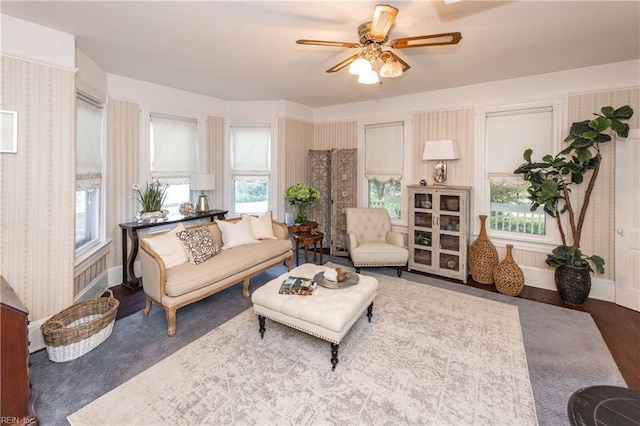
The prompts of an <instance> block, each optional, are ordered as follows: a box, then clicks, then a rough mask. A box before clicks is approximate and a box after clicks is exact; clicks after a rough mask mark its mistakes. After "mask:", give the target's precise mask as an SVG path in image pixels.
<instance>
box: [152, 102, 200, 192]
mask: <svg viewBox="0 0 640 426" xmlns="http://www.w3.org/2000/svg"><path fill="white" fill-rule="evenodd" d="M197 142H198V122H197V121H196V120H193V119H188V118H181V117H169V116H164V115H159V114H151V177H152V178H153V179H159V180H162V181H163V182H165V183H174V184H177V183H184V182H185V181H188V178H187V177H188V176H190V175H192V174H195V173H196V172H197V162H196V146H197Z"/></svg>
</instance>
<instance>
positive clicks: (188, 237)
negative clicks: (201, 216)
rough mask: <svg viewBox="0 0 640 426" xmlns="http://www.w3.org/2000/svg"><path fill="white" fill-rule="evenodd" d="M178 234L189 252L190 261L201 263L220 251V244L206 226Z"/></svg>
mask: <svg viewBox="0 0 640 426" xmlns="http://www.w3.org/2000/svg"><path fill="white" fill-rule="evenodd" d="M176 235H177V236H178V239H179V240H180V241H181V242H182V245H183V246H184V250H185V251H186V252H187V256H188V257H189V262H191V263H193V264H194V265H199V264H201V263H202V262H204V261H205V260H208V259H211V258H212V257H213V256H215V255H216V254H218V253H220V246H218V243H216V240H215V239H214V238H213V235H211V232H210V231H209V228H207V227H206V226H201V227H199V228H196V229H189V230H186V231H182V232H178V233H177V234H176Z"/></svg>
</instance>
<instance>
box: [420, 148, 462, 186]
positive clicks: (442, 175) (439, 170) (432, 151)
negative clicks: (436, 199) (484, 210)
mask: <svg viewBox="0 0 640 426" xmlns="http://www.w3.org/2000/svg"><path fill="white" fill-rule="evenodd" d="M458 158H460V155H459V154H458V146H457V145H456V142H455V141H454V140H451V139H442V140H437V141H426V142H425V143H424V151H422V159H423V160H436V161H438V164H436V166H435V168H434V169H433V178H434V180H435V181H436V185H444V184H445V181H446V180H447V164H446V163H445V162H444V160H457V159H458Z"/></svg>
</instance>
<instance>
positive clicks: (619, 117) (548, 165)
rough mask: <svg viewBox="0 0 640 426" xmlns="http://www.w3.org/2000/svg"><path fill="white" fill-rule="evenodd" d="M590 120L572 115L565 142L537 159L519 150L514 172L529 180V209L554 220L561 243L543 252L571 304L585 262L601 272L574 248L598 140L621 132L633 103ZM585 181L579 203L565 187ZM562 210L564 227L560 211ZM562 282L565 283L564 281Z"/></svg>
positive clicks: (578, 297) (625, 131)
mask: <svg viewBox="0 0 640 426" xmlns="http://www.w3.org/2000/svg"><path fill="white" fill-rule="evenodd" d="M594 115H595V116H596V118H594V119H592V120H584V121H578V122H575V123H573V124H572V125H571V129H570V131H569V135H568V136H567V137H566V138H565V140H564V141H565V142H569V145H568V146H567V147H566V148H564V149H563V150H562V151H560V152H559V153H558V154H556V155H555V156H553V155H550V154H548V155H545V156H543V157H542V160H541V161H532V160H531V155H532V150H531V149H527V150H526V151H525V152H524V160H525V163H523V164H522V165H520V167H518V168H517V169H516V170H515V171H514V173H516V174H521V175H523V178H524V180H525V181H527V182H529V183H530V184H531V186H530V187H529V189H528V192H529V196H528V198H529V200H530V201H531V211H534V210H536V209H537V208H538V207H539V206H542V207H543V209H544V211H545V213H547V214H548V215H549V216H551V217H553V218H554V219H555V220H556V224H557V225H558V230H559V231H560V237H561V238H562V245H560V246H558V247H556V248H555V249H553V251H552V252H551V253H550V254H549V255H547V260H546V263H547V264H548V265H549V266H551V267H553V268H556V269H555V280H556V287H557V288H558V292H559V293H560V296H561V297H562V299H563V300H564V301H565V302H566V303H568V304H571V305H581V304H582V303H584V302H585V301H586V299H587V297H588V296H589V291H590V289H591V276H590V273H591V272H593V268H592V267H591V264H593V266H595V269H596V270H597V271H598V272H599V273H604V259H603V258H602V257H600V256H597V255H595V254H594V255H591V256H588V255H585V254H584V253H582V251H581V250H580V240H581V237H582V228H583V226H584V224H585V218H586V215H587V210H588V208H589V202H590V201H591V193H592V192H593V188H594V186H595V183H596V179H597V178H598V173H599V171H600V165H601V163H602V153H601V151H600V144H602V143H606V142H610V141H611V140H613V138H612V136H611V135H612V134H615V135H617V136H619V137H622V138H626V137H627V136H628V135H629V125H628V124H627V123H624V122H623V121H626V120H629V119H630V118H631V117H632V116H633V109H632V108H631V107H630V106H628V105H625V106H623V107H620V108H618V109H614V108H613V107H610V106H607V107H604V108H602V109H601V114H594ZM583 183H585V184H586V185H587V187H586V190H585V192H584V196H583V197H582V198H581V200H582V201H581V202H582V204H581V205H580V204H579V201H580V200H579V199H578V201H575V199H572V198H571V197H570V193H571V189H572V188H574V187H577V186H579V185H581V184H583ZM565 213H566V214H567V216H568V219H569V224H568V229H567V230H566V231H565V228H564V226H563V223H562V220H561V216H562V215H563V214H565ZM565 282H566V283H567V285H566V286H565V285H564V283H565Z"/></svg>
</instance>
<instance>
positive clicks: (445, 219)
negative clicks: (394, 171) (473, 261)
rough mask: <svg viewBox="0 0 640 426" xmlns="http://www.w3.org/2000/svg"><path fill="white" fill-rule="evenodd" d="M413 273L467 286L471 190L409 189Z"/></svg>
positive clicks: (449, 187)
mask: <svg viewBox="0 0 640 426" xmlns="http://www.w3.org/2000/svg"><path fill="white" fill-rule="evenodd" d="M407 188H408V189H409V270H411V269H415V270H418V271H422V272H428V273H432V274H435V275H440V276H445V277H450V278H455V279H458V280H461V281H462V282H465V283H466V282H467V248H468V240H469V212H468V208H469V197H470V192H471V187H467V186H464V187H461V186H447V187H444V186H431V187H426V186H422V185H409V186H408V187H407Z"/></svg>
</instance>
